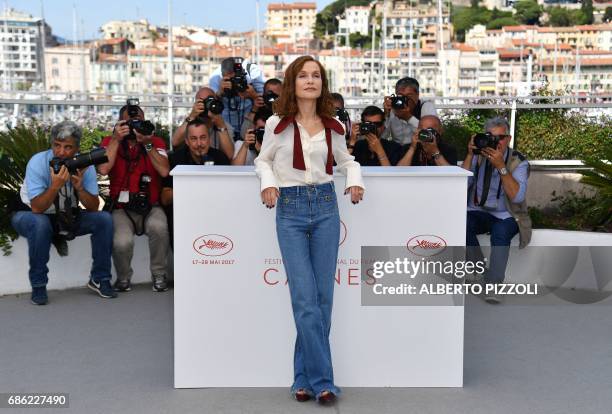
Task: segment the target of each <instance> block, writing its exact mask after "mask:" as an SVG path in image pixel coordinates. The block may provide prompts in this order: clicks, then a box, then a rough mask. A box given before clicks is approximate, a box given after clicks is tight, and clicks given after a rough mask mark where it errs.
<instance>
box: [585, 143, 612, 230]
mask: <svg viewBox="0 0 612 414" xmlns="http://www.w3.org/2000/svg"><path fill="white" fill-rule="evenodd" d="M604 145H605V148H604V154H605V158H606V160H599V159H595V158H591V159H587V160H584V161H583V162H584V164H585V165H586V166H587V167H591V169H589V170H586V171H583V172H582V179H581V180H580V181H581V182H582V183H584V184H588V185H591V186H593V187H595V188H597V189H598V190H599V198H600V200H601V202H600V203H598V204H597V206H596V207H594V208H593V210H592V211H591V212H590V213H591V214H592V215H593V221H594V222H595V223H596V225H598V226H603V227H604V228H605V227H607V226H609V225H611V224H612V140H608V141H607V142H606V143H605V144H604Z"/></svg>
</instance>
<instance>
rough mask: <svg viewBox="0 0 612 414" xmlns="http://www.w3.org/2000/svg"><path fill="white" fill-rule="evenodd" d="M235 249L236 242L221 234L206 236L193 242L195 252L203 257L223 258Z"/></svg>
mask: <svg viewBox="0 0 612 414" xmlns="http://www.w3.org/2000/svg"><path fill="white" fill-rule="evenodd" d="M233 248H234V242H233V241H232V240H231V239H230V238H229V237H226V236H223V235H221V234H205V235H204V236H200V237H198V238H197V239H195V240H194V241H193V250H195V251H196V253H198V254H201V255H202V256H223V255H226V254H228V253H229V252H231V251H232V249H233Z"/></svg>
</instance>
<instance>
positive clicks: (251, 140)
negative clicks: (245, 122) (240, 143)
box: [244, 129, 256, 150]
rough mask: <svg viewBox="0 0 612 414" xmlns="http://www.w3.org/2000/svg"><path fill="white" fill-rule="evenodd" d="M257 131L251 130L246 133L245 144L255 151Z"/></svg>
mask: <svg viewBox="0 0 612 414" xmlns="http://www.w3.org/2000/svg"><path fill="white" fill-rule="evenodd" d="M255 141H256V138H255V130H254V129H249V130H248V131H247V133H246V135H245V136H244V144H245V145H248V146H249V149H251V150H252V149H253V148H254V146H255Z"/></svg>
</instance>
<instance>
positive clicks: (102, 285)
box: [87, 279, 117, 299]
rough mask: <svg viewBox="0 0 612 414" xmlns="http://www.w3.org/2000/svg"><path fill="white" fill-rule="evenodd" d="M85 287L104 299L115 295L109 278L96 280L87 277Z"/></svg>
mask: <svg viewBox="0 0 612 414" xmlns="http://www.w3.org/2000/svg"><path fill="white" fill-rule="evenodd" d="M87 287H88V288H90V289H91V290H93V291H94V292H96V293H97V294H98V295H100V297H103V298H105V299H111V298H116V297H117V294H116V293H115V291H114V290H113V288H112V287H111V284H110V281H109V280H103V281H101V282H96V281H95V280H93V279H89V283H88V284H87Z"/></svg>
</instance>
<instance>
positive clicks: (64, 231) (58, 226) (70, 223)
mask: <svg viewBox="0 0 612 414" xmlns="http://www.w3.org/2000/svg"><path fill="white" fill-rule="evenodd" d="M77 216H78V209H77V208H74V209H73V208H71V207H67V210H66V211H62V210H60V211H56V212H55V223H54V224H55V226H54V229H53V233H54V236H55V237H58V238H61V239H63V240H67V241H69V240H74V239H75V237H76V230H77V223H76V220H77V218H76V217H77Z"/></svg>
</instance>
